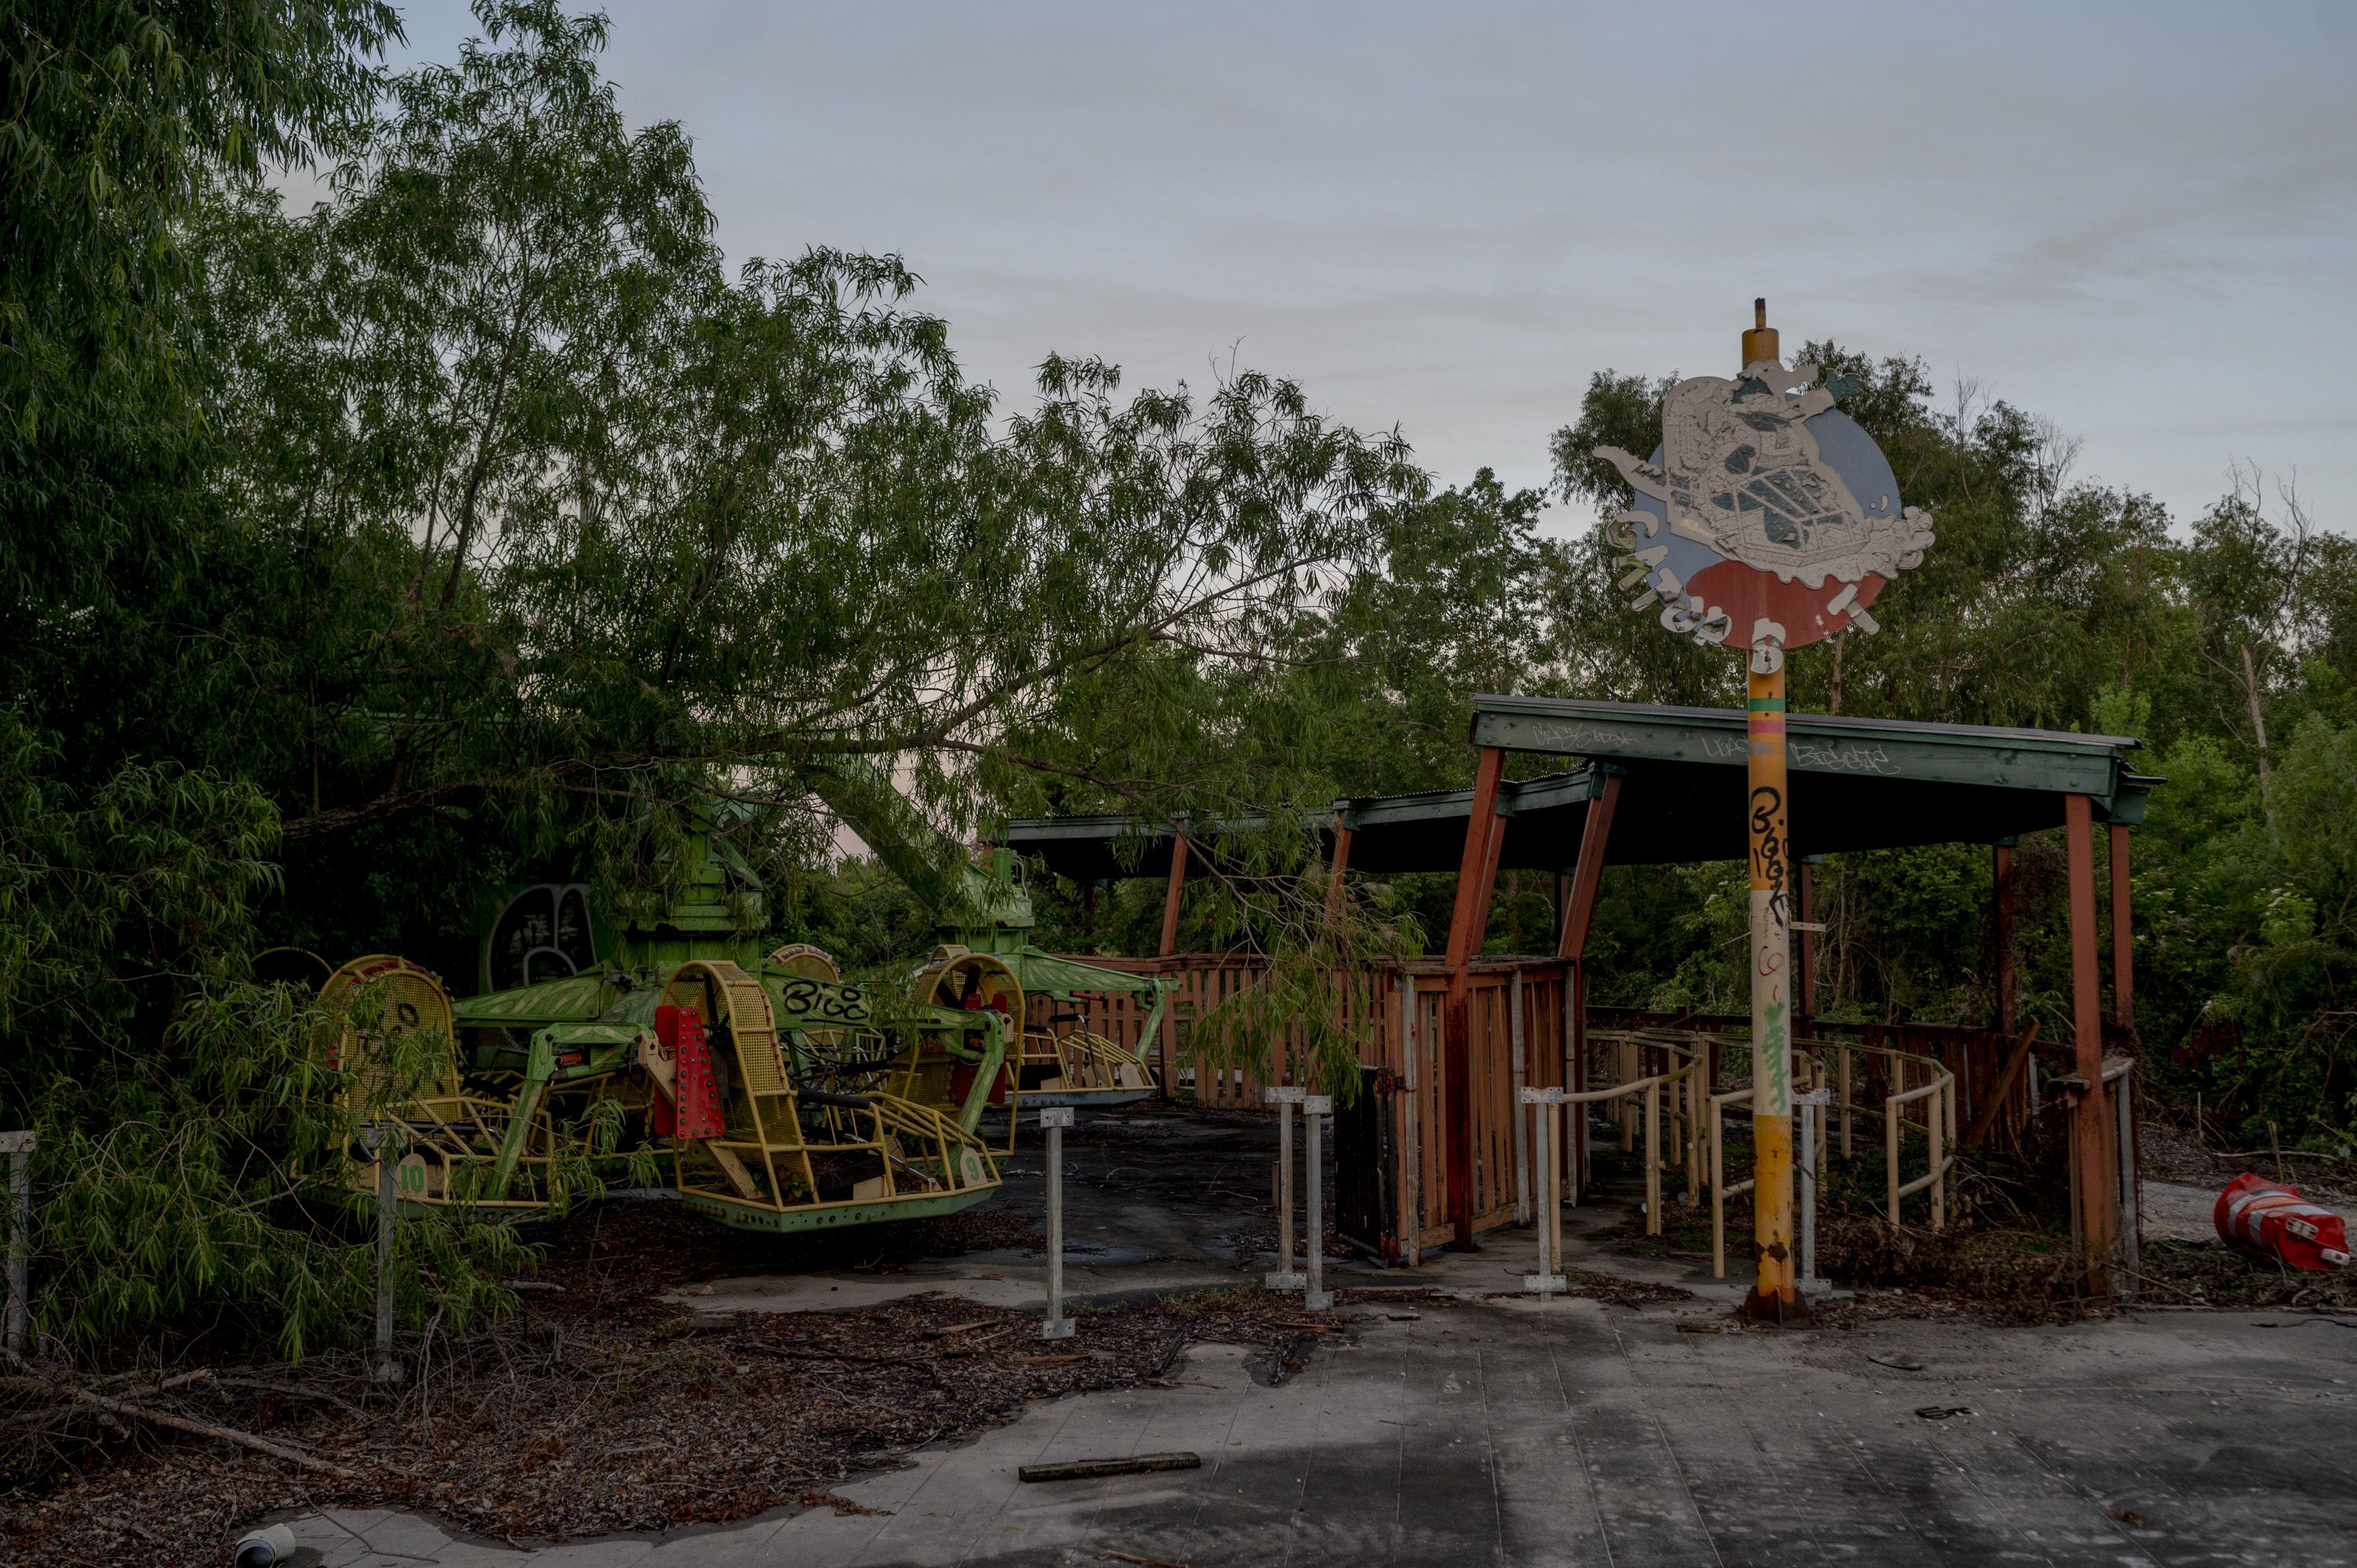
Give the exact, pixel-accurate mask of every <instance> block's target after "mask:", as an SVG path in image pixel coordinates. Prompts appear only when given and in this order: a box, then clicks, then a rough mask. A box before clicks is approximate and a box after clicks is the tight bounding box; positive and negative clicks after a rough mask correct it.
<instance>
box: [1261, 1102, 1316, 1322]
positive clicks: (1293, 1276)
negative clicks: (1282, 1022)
mask: <svg viewBox="0 0 2357 1568" xmlns="http://www.w3.org/2000/svg"><path fill="white" fill-rule="evenodd" d="M1302 1092H1303V1091H1302V1090H1298V1089H1287V1088H1280V1089H1272V1090H1269V1091H1268V1093H1267V1099H1268V1102H1269V1103H1270V1104H1272V1105H1274V1106H1275V1107H1276V1272H1275V1273H1268V1274H1263V1275H1262V1276H1261V1282H1260V1283H1263V1284H1265V1285H1266V1286H1267V1287H1268V1288H1269V1289H1271V1290H1299V1289H1301V1288H1302V1287H1303V1285H1304V1284H1305V1283H1307V1282H1306V1281H1304V1279H1303V1278H1302V1275H1301V1271H1300V1270H1298V1269H1297V1268H1295V1267H1294V1266H1293V1108H1294V1107H1295V1106H1297V1105H1298V1104H1300V1103H1301V1097H1302ZM1312 1201H1315V1200H1314V1199H1313V1200H1312ZM1311 1229H1312V1230H1313V1231H1314V1230H1316V1227H1315V1226H1314V1225H1313V1226H1312V1227H1311ZM1310 1249H1311V1251H1316V1250H1317V1243H1316V1242H1315V1241H1312V1242H1311V1243H1310Z"/></svg>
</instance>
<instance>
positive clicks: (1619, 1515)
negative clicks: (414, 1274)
mask: <svg viewBox="0 0 2357 1568" xmlns="http://www.w3.org/2000/svg"><path fill="white" fill-rule="evenodd" d="M1398 1310H1399V1309H1385V1308H1380V1307H1379V1308H1372V1309H1369V1308H1361V1309H1356V1310H1355V1311H1354V1312H1353V1313H1352V1314H1351V1316H1354V1317H1356V1318H1358V1319H1359V1321H1358V1322H1356V1323H1355V1324H1354V1325H1353V1328H1352V1334H1351V1339H1350V1341H1349V1342H1348V1343H1344V1344H1337V1345H1332V1346H1321V1347H1320V1348H1319V1349H1318V1353H1317V1354H1316V1355H1315V1356H1314V1357H1313V1358H1312V1359H1311V1360H1310V1363H1309V1365H1308V1368H1307V1369H1305V1370H1304V1371H1303V1372H1302V1373H1301V1374H1299V1375H1298V1376H1297V1377H1296V1378H1294V1379H1293V1380H1289V1381H1287V1382H1286V1383H1283V1384H1281V1385H1279V1386H1277V1387H1275V1388H1268V1387H1264V1386H1262V1385H1260V1384H1258V1383H1256V1382H1254V1380H1252V1379H1251V1378H1250V1377H1249V1376H1248V1375H1247V1374H1246V1371H1245V1369H1244V1366H1243V1352H1242V1351H1241V1350H1240V1349H1238V1348H1233V1347H1220V1346H1209V1347H1199V1348H1197V1349H1196V1350H1194V1351H1193V1352H1192V1353H1191V1354H1190V1356H1189V1359H1188V1361H1187V1362H1186V1364H1185V1368H1186V1369H1185V1370H1184V1372H1183V1373H1177V1374H1174V1380H1175V1381H1176V1382H1177V1384H1178V1386H1176V1387H1174V1388H1168V1389H1135V1390H1127V1391H1119V1392H1114V1393H1104V1394H1092V1395H1085V1396H1081V1397H1077V1398H1071V1399H1066V1400H1060V1401H1054V1402H1048V1403H1045V1404H1041V1405H1038V1406H1035V1407H1033V1408H1032V1409H1031V1410H1030V1411H1028V1412H1027V1413H1026V1414H1025V1415H1024V1416H1023V1418H1022V1419H1021V1420H1019V1421H1017V1422H1016V1423H1013V1424H1011V1425H1008V1426H1006V1427H1003V1428H1000V1429H998V1430H997V1431H995V1432H992V1433H989V1434H985V1435H984V1436H983V1437H981V1438H980V1439H979V1440H977V1441H974V1442H971V1443H968V1444H963V1445H960V1446H954V1447H946V1448H942V1449H939V1450H932V1451H927V1452H925V1453H923V1454H920V1455H918V1456H917V1458H916V1460H915V1462H914V1463H912V1464H910V1465H909V1466H907V1467H905V1468H903V1469H900V1470H898V1471H894V1472H891V1473H888V1474H884V1475H877V1476H874V1477H867V1478H866V1479H863V1480H859V1481H856V1482H852V1483H849V1484H846V1485H845V1486H844V1487H841V1488H839V1491H840V1494H841V1495H842V1496H844V1497H846V1498H850V1499H852V1500H854V1501H856V1503H858V1504H860V1505H862V1506H864V1507H866V1508H871V1509H877V1510H878V1511H877V1512H876V1513H873V1514H838V1513H836V1512H834V1511H832V1510H830V1509H823V1508H822V1509H812V1510H807V1511H803V1512H801V1513H797V1514H793V1515H791V1517H776V1516H771V1517H766V1518H763V1519H759V1520H751V1521H748V1522H746V1523H742V1524H738V1525H736V1526H731V1527H726V1528H723V1529H719V1530H704V1531H694V1532H682V1533H679V1534H676V1535H673V1536H672V1537H670V1538H668V1539H662V1540H656V1539H649V1538H637V1537H634V1538H612V1539H607V1540H603V1541H587V1542H579V1543H575V1544H568V1545H565V1546H562V1547H554V1548H547V1549H544V1550H541V1551H536V1552H516V1551H513V1550H511V1549H509V1548H508V1547H505V1546H503V1545H493V1544H487V1543H482V1542H471V1541H452V1540H450V1539H449V1538H448V1537H447V1536H446V1535H444V1534H443V1533H442V1532H441V1531H440V1530H438V1529H437V1528H436V1527H435V1526H433V1525H431V1524H429V1523H427V1522H425V1521H424V1520H416V1519H413V1518H409V1517H406V1516H400V1515H386V1514H371V1513H363V1512H345V1513H337V1514H331V1515H328V1516H323V1517H315V1518H312V1519H309V1520H304V1521H302V1522H301V1524H300V1526H299V1530H300V1535H301V1538H302V1540H303V1541H304V1542H305V1543H306V1544H307V1545H309V1546H312V1547H315V1548H317V1549H319V1550H320V1551H321V1552H322V1553H323V1556H324V1561H325V1563H326V1564H327V1568H401V1565H404V1564H415V1563H442V1564H448V1565H450V1568H495V1565H497V1568H504V1565H514V1568H524V1565H526V1564H529V1565H531V1568H668V1565H671V1564H683V1563H696V1564H711V1565H714V1568H728V1565H733V1564H739V1563H742V1564H748V1565H751V1564H791V1565H792V1568H853V1565H859V1568H885V1565H888V1564H928V1565H931V1564H941V1565H949V1564H974V1565H980V1564H1043V1565H1044V1564H1073V1563H1108V1562H1118V1561H1121V1559H1119V1558H1112V1557H1107V1556H1106V1555H1105V1553H1106V1552H1125V1553H1127V1554H1128V1555H1129V1556H1130V1557H1131V1558H1146V1559H1153V1560H1158V1561H1161V1562H1164V1563H1195V1564H1201V1565H1205V1568H1218V1565H1226V1564H1245V1563H1285V1564H1301V1565H1304V1568H1307V1565H1311V1564H1325V1563H1334V1564H1343V1563H1349V1564H1353V1565H1358V1564H1365V1563H1404V1564H1405V1563H1437V1564H1448V1565H1450V1568H1466V1565H1469V1564H1473V1563H1514V1564H1522V1563H1598V1564H1611V1565H1613V1568H1632V1565H1637V1564H1656V1563H1658V1564H1671V1563H1679V1564H1684V1563H1723V1564H1738V1563H1761V1564H1768V1563H1818V1562H1825V1561H1833V1562H1854V1563H2051V1564H2063V1563H2090V1564H2092V1563H2156V1564H2158V1563H2268V1564H2275V1563H2309V1564H2333V1563H2357V1477H2352V1472H2351V1468H2350V1466H2349V1464H2348V1457H2347V1456H2348V1455H2350V1454H2351V1453H2352V1451H2357V1334H2352V1333H2351V1332H2349V1331H2348V1330H2347V1329H2345V1328H2341V1327H2336V1326H2332V1325H2331V1324H2330V1322H2329V1321H2324V1320H2317V1319H2306V1320H2301V1319H2293V1318H2288V1317H2286V1316H2282V1315H2268V1314H2255V1315H2247V1316H2219V1315H2192V1314H2166V1315H2153V1316H2146V1317H2142V1318H2138V1319H2126V1320H2115V1321H2112V1322H2107V1323H2098V1324H2083V1325H2078V1326H2072V1327H2065V1328H2034V1329H2023V1328H2013V1329H1998V1328H1982V1327H1976V1326H1964V1325H1958V1324H1954V1323H1946V1322H1937V1323H1929V1322H1913V1323H1890V1324H1885V1325H1879V1326H1875V1327H1872V1328H1867V1329H1859V1330H1855V1331H1824V1332H1793V1333H1785V1334H1740V1333H1732V1332H1721V1333H1717V1334H1697V1333H1691V1332H1683V1331H1681V1329H1680V1327H1679V1326H1680V1324H1681V1323H1684V1324H1685V1325H1687V1326H1689V1327H1701V1326H1717V1327H1723V1326H1724V1323H1725V1319H1724V1317H1723V1316H1722V1314H1721V1312H1720V1310H1719V1309H1718V1308H1717V1307H1716V1306H1715V1305H1712V1306H1707V1307H1706V1306H1703V1305H1695V1306H1691V1307H1686V1308H1678V1309H1673V1308H1651V1309H1646V1310H1644V1311H1641V1312H1632V1311H1630V1310H1628V1309H1625V1308H1619V1307H1605V1306H1600V1305H1596V1304H1594V1303H1590V1302H1577V1301H1576V1302H1555V1303H1551V1304H1549V1305H1545V1306H1544V1307H1542V1306H1537V1305H1529V1304H1525V1303H1520V1302H1488V1301H1480V1300H1469V1301H1462V1302H1459V1303H1458V1304H1456V1305H1446V1306H1431V1307H1423V1308H1419V1309H1417V1312H1416V1316H1415V1318H1414V1319H1413V1320H1401V1319H1399V1318H1396V1317H1394V1312H1395V1311H1398ZM2266 1325H2287V1326H2266ZM1875 1353H1896V1354H1898V1355H1900V1356H1902V1357H1904V1356H1911V1357H1913V1358H1915V1359H1920V1360H1922V1361H1923V1362H1925V1363H1927V1365H1926V1366H1925V1369H1923V1370H1921V1371H1906V1370H1900V1369H1894V1368H1889V1367H1886V1366H1882V1365H1878V1364H1877V1363H1875V1362H1874V1361H1872V1360H1870V1359H1868V1357H1869V1356H1870V1355H1872V1354H1875ZM1174 1449H1187V1450H1192V1451H1194V1452H1196V1453H1199V1454H1200V1455H1201V1456H1202V1459H1203V1468H1202V1469H1200V1470H1198V1471H1192V1472H1173V1473H1164V1474H1157V1475H1148V1476H1138V1477H1117V1478H1111V1479H1105V1480H1096V1481H1081V1482H1065V1483H1058V1484H1049V1485H1029V1486H1027V1485H1023V1484H1021V1483H1019V1482H1018V1481H1017V1478H1016V1469H1017V1466H1020V1465H1024V1464H1028V1463H1032V1462H1035V1461H1039V1460H1042V1459H1072V1458H1093V1457H1102V1456H1105V1455H1130V1454H1142V1453H1157V1452H1163V1451H1168V1450H1174Z"/></svg>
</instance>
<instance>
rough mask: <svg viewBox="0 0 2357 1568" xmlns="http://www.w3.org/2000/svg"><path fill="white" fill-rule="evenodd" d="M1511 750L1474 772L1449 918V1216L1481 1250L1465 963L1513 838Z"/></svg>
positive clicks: (1444, 1059)
mask: <svg viewBox="0 0 2357 1568" xmlns="http://www.w3.org/2000/svg"><path fill="white" fill-rule="evenodd" d="M1505 765H1506V754H1505V753H1504V752H1502V751H1501V750H1499V749H1498V748H1497V747H1496V746H1483V747H1482V748H1481V761H1480V767H1479V768H1477V769H1476V770H1475V772H1474V775H1473V807H1472V811H1471V812H1470V813H1469V815H1468V816H1467V817H1466V819H1465V852H1464V854H1462V855H1461V856H1460V857H1459V858H1458V863H1457V904H1456V908H1454V910H1453V911H1452V912H1451V914H1450V917H1449V921H1448V994H1447V997H1446V1000H1445V1004H1444V1005H1443V1007H1442V1022H1441V1036H1440V1044H1441V1071H1442V1073H1443V1075H1444V1076H1445V1079H1446V1082H1445V1084H1444V1088H1445V1089H1446V1090H1447V1095H1448V1098H1447V1100H1446V1101H1444V1103H1445V1104H1446V1106H1447V1110H1448V1217H1449V1219H1450V1220H1451V1222H1452V1223H1454V1225H1455V1226H1456V1229H1457V1239H1456V1240H1454V1241H1453V1242H1451V1243H1450V1245H1451V1246H1453V1247H1455V1248H1456V1249H1457V1250H1458V1251H1472V1250H1473V1085H1472V1082H1471V1079H1472V1076H1473V1027H1472V1020H1471V1018H1470V1017H1469V1015H1468V1009H1467V1004H1466V985H1465V968H1466V965H1467V964H1469V962H1471V961H1472V958H1473V955H1474V954H1475V953H1476V952H1478V951H1480V947H1481V935H1482V932H1483V931H1484V930H1486V929H1488V928H1489V924H1490V894H1491V889H1492V888H1493V887H1494V886H1496V879H1497V875H1498V854H1499V851H1500V850H1501V849H1502V848H1503V847H1504V844H1505V832H1504V823H1503V822H1502V821H1501V819H1500V818H1499V816H1498V783H1499V779H1500V778H1501V775H1502V774H1503V772H1504V770H1505Z"/></svg>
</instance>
